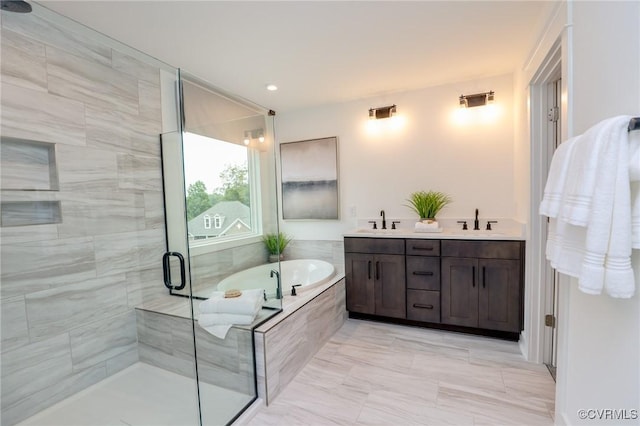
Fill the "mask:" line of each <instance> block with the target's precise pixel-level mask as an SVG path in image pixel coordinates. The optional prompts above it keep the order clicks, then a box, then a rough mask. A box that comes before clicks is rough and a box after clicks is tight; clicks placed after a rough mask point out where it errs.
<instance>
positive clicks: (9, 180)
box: [0, 137, 62, 227]
mask: <svg viewBox="0 0 640 426" xmlns="http://www.w3.org/2000/svg"><path fill="white" fill-rule="evenodd" d="M0 182H1V184H0V188H1V189H2V203H1V204H0V211H1V213H0V226H2V227H9V226H28V225H43V224H51V223H60V222H62V214H61V212H60V201H57V200H51V196H46V197H42V198H46V199H41V198H40V197H39V195H38V193H39V192H40V191H47V192H49V191H58V189H59V186H58V170H57V167H56V151H55V144H52V143H47V142H39V141H32V140H26V139H18V138H10V137H2V138H1V139H0Z"/></svg>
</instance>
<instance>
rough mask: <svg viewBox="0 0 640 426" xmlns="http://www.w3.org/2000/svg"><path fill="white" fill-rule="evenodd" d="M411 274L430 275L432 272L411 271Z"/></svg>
mask: <svg viewBox="0 0 640 426" xmlns="http://www.w3.org/2000/svg"><path fill="white" fill-rule="evenodd" d="M413 275H429V276H432V275H433V272H431V271H413Z"/></svg>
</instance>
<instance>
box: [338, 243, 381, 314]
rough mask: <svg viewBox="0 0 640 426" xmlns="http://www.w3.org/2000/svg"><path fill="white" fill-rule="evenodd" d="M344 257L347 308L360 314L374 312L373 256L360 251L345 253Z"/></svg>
mask: <svg viewBox="0 0 640 426" xmlns="http://www.w3.org/2000/svg"><path fill="white" fill-rule="evenodd" d="M344 258H345V278H346V279H345V284H346V292H347V310H348V311H351V312H359V313H362V314H374V313H375V292H374V291H375V290H374V276H373V275H374V270H373V267H374V261H373V256H372V255H369V254H361V253H346V254H345V257H344Z"/></svg>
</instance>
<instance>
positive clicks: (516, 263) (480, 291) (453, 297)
mask: <svg viewBox="0 0 640 426" xmlns="http://www.w3.org/2000/svg"><path fill="white" fill-rule="evenodd" d="M523 253H524V243H523V242H521V241H442V251H441V255H442V263H441V266H442V271H441V272H442V287H441V321H442V323H443V324H450V325H458V326H465V327H474V328H481V329H486V330H496V331H506V332H513V333H518V332H520V330H521V329H522V325H523V306H522V304H523V303H522V295H523V276H522V270H523V268H522V261H523V258H524V256H523Z"/></svg>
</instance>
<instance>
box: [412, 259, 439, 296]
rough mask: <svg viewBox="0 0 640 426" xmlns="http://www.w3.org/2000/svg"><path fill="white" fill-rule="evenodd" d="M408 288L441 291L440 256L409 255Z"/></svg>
mask: <svg viewBox="0 0 640 426" xmlns="http://www.w3.org/2000/svg"><path fill="white" fill-rule="evenodd" d="M407 288H412V289H415V290H435V291H440V258H439V257H426V256H407Z"/></svg>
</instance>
